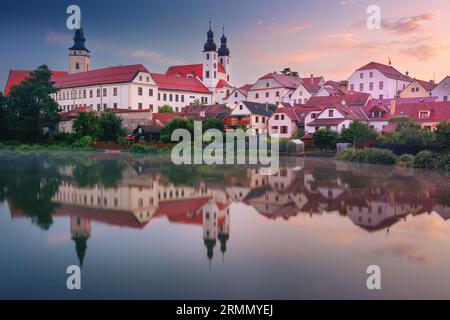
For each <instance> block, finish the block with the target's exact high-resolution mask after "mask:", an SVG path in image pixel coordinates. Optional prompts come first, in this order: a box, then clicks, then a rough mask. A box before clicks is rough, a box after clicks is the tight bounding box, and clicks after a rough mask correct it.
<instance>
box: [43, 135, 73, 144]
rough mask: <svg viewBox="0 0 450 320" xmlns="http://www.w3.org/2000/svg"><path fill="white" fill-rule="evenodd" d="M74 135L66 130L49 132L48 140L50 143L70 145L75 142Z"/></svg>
mask: <svg viewBox="0 0 450 320" xmlns="http://www.w3.org/2000/svg"><path fill="white" fill-rule="evenodd" d="M75 141H76V137H75V134H73V133H67V132H51V133H50V134H49V137H48V142H49V143H50V144H53V143H54V144H67V145H71V144H73V143H75Z"/></svg>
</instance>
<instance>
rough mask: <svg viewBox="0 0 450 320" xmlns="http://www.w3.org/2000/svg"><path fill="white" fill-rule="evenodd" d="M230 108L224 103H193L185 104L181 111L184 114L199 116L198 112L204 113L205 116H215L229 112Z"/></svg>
mask: <svg viewBox="0 0 450 320" xmlns="http://www.w3.org/2000/svg"><path fill="white" fill-rule="evenodd" d="M230 111H231V110H230V109H229V108H228V107H227V105H226V104H212V105H206V106H205V105H194V106H191V105H189V106H186V107H184V108H183V110H182V112H183V113H184V114H185V115H186V116H188V117H189V116H200V113H202V112H204V113H205V118H217V117H219V116H220V115H222V114H226V113H229V112H230Z"/></svg>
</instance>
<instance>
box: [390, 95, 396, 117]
mask: <svg viewBox="0 0 450 320" xmlns="http://www.w3.org/2000/svg"><path fill="white" fill-rule="evenodd" d="M396 107H397V100H395V99H392V100H391V116H393V115H395V111H396Z"/></svg>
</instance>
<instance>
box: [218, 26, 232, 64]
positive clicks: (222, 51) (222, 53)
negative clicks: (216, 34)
mask: <svg viewBox="0 0 450 320" xmlns="http://www.w3.org/2000/svg"><path fill="white" fill-rule="evenodd" d="M222 30H223V35H222V38H221V39H220V43H221V45H220V48H219V51H218V52H219V57H229V56H230V49H228V46H227V37H226V36H225V27H223V29H222Z"/></svg>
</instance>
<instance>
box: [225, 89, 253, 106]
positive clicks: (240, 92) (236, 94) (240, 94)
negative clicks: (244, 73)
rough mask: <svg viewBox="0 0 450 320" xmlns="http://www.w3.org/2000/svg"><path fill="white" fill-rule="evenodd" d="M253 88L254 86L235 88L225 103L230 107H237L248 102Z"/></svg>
mask: <svg viewBox="0 0 450 320" xmlns="http://www.w3.org/2000/svg"><path fill="white" fill-rule="evenodd" d="M252 87H253V84H246V85H244V86H242V87H240V88H234V89H233V90H231V92H230V94H229V95H228V96H227V97H226V98H225V103H226V104H228V105H230V106H237V105H238V104H239V103H240V102H242V101H247V96H248V91H249V90H250V89H251V88H252Z"/></svg>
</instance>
